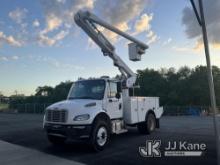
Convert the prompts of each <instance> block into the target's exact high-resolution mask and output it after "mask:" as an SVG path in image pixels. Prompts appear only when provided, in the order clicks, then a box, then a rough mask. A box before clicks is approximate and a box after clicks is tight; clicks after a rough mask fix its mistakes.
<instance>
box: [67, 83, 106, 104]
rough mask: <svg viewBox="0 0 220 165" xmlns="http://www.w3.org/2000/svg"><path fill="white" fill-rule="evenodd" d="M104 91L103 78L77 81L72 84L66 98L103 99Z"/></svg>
mask: <svg viewBox="0 0 220 165" xmlns="http://www.w3.org/2000/svg"><path fill="white" fill-rule="evenodd" d="M104 91H105V81H104V80H85V81H77V82H75V83H74V84H73V86H72V88H71V91H70V93H69V96H68V99H95V100H101V99H103V96H104Z"/></svg>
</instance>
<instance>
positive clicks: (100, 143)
mask: <svg viewBox="0 0 220 165" xmlns="http://www.w3.org/2000/svg"><path fill="white" fill-rule="evenodd" d="M109 136H110V129H109V126H108V125H107V123H106V122H105V121H102V120H97V121H96V122H95V123H94V127H93V130H92V133H91V137H90V144H91V147H92V148H93V149H94V150H95V151H101V150H103V149H104V148H105V146H106V145H107V144H108V142H109Z"/></svg>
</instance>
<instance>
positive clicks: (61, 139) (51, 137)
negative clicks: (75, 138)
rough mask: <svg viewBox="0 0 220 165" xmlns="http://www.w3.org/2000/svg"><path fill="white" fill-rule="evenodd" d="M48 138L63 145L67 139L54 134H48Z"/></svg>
mask: <svg viewBox="0 0 220 165" xmlns="http://www.w3.org/2000/svg"><path fill="white" fill-rule="evenodd" d="M47 138H48V140H49V141H50V142H51V143H52V144H53V145H62V144H64V143H65V141H66V138H64V137H58V136H53V135H47Z"/></svg>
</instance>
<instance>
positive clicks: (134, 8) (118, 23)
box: [94, 0, 149, 42]
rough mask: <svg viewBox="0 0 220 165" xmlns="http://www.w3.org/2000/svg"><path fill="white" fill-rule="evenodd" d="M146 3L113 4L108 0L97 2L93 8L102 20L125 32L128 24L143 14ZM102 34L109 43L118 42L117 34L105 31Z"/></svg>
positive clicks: (126, 1) (140, 0) (145, 0)
mask: <svg viewBox="0 0 220 165" xmlns="http://www.w3.org/2000/svg"><path fill="white" fill-rule="evenodd" d="M148 2H149V1H148V0H132V1H131V0H123V1H117V3H113V2H112V1H109V0H97V1H96V3H95V7H94V8H95V9H96V13H97V14H98V15H100V17H101V18H102V19H105V21H107V22H109V23H110V24H112V25H113V26H115V27H117V28H119V29H120V30H122V31H124V32H126V31H128V30H129V25H128V23H129V22H130V21H132V20H134V19H135V18H136V17H137V16H139V15H140V14H141V12H143V10H144V8H145V6H146V5H147V4H148ZM104 33H105V34H106V36H108V38H109V39H110V40H111V41H113V42H116V41H117V40H118V35H117V34H115V33H111V32H108V31H105V30H104Z"/></svg>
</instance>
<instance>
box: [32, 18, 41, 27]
mask: <svg viewBox="0 0 220 165" xmlns="http://www.w3.org/2000/svg"><path fill="white" fill-rule="evenodd" d="M32 25H33V26H34V27H39V26H40V22H39V21H38V20H37V19H35V20H34V22H33V23H32Z"/></svg>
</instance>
